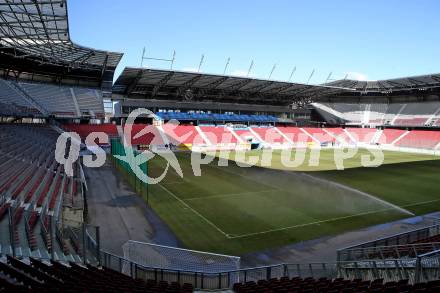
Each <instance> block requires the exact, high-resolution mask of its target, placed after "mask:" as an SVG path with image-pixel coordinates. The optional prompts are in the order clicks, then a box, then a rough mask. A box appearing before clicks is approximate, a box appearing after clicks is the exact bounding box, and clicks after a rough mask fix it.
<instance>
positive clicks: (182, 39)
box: [68, 0, 440, 84]
mask: <svg viewBox="0 0 440 293" xmlns="http://www.w3.org/2000/svg"><path fill="white" fill-rule="evenodd" d="M68 13H69V25H70V36H71V39H72V40H73V41H74V42H76V43H78V44H81V45H84V46H88V47H92V48H96V49H103V50H109V51H116V52H122V53H124V57H123V59H122V61H121V63H120V64H119V66H118V68H117V71H116V75H115V78H117V76H118V75H119V73H120V72H121V71H122V70H123V68H124V67H126V66H131V67H139V66H140V65H141V56H142V49H143V48H144V47H145V48H146V55H147V56H148V57H153V58H164V59H171V56H172V53H173V50H175V51H176V59H175V63H174V67H173V69H175V70H184V71H197V69H198V66H199V62H200V59H201V56H202V54H203V55H204V62H203V64H202V66H201V70H200V71H201V72H204V73H213V74H223V71H224V68H225V65H226V61H227V59H228V58H230V62H229V66H228V68H227V71H226V74H228V75H238V76H243V75H244V76H245V75H246V74H247V72H248V69H249V66H250V64H251V61H252V60H253V62H254V66H253V68H252V70H251V72H250V76H252V77H256V78H263V79H267V78H268V77H269V75H270V72H271V70H272V68H273V66H274V64H276V67H275V70H274V71H273V74H272V76H271V79H273V80H282V81H285V80H289V77H290V75H291V73H292V71H293V69H294V68H295V67H296V71H295V73H294V74H293V76H292V78H291V81H292V82H300V83H305V82H307V81H308V79H309V77H310V76H311V73H312V71H314V74H313V75H312V77H311V79H310V83H311V84H319V83H323V82H325V81H326V80H327V78H328V76H329V74H330V73H332V74H331V77H330V80H334V79H342V78H344V77H345V76H346V75H347V74H348V78H351V79H358V80H380V79H388V78H397V77H405V76H414V75H423V74H429V73H439V72H440V58H439V49H440V17H439V14H440V1H438V0H357V1H356V0H331V1H330V0H320V1H318V0H303V1H296V0H271V1H270V0H266V1H260V0H241V1H240V0H217V1H212V0H155V1H152V0H119V1H116V0H112V1H109V0H70V1H68ZM143 65H144V67H149V68H159V69H169V67H170V63H168V62H161V61H151V60H150V61H149V60H146V61H145V62H144V64H143Z"/></svg>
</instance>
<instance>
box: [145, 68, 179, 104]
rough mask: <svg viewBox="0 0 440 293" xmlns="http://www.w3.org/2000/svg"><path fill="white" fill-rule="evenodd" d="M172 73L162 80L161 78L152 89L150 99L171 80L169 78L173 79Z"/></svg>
mask: <svg viewBox="0 0 440 293" xmlns="http://www.w3.org/2000/svg"><path fill="white" fill-rule="evenodd" d="M173 75H174V72H173V71H171V72H170V73H168V74H167V75H165V76H164V78H162V79H161V80H160V81H159V82H158V83H157V84H156V85H155V86H154V87H153V90H152V91H151V95H150V98H152V99H153V98H154V97H155V96H156V95H157V92H158V91H159V89H160V88H161V87H163V86H164V85H166V84H167V82H168V81H169V80H170V79H171V77H173Z"/></svg>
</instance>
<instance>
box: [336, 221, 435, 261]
mask: <svg viewBox="0 0 440 293" xmlns="http://www.w3.org/2000/svg"><path fill="white" fill-rule="evenodd" d="M438 234H440V225H438V224H436V225H431V226H428V227H424V228H420V229H416V230H412V231H409V232H404V233H399V234H396V235H393V236H389V237H384V238H379V239H376V240H373V241H368V242H364V243H361V244H357V245H354V246H350V247H346V248H343V249H339V250H338V252H337V260H338V261H351V260H359V259H361V257H362V256H367V255H368V254H369V253H370V252H371V251H372V249H373V248H378V251H377V252H380V251H379V250H380V249H383V248H384V247H391V249H393V250H395V248H397V247H401V246H404V245H415V246H414V247H415V248H417V246H416V244H411V243H414V242H416V241H419V240H422V239H426V238H428V237H432V236H434V235H438ZM420 247H421V246H420ZM435 249H437V248H436V247H434V248H433V250H435ZM420 251H421V250H420ZM421 253H422V254H423V253H426V251H423V252H422V251H421ZM416 255H417V254H416ZM395 257H397V256H395ZM378 258H379V257H378ZM364 259H365V258H364ZM367 259H368V258H367Z"/></svg>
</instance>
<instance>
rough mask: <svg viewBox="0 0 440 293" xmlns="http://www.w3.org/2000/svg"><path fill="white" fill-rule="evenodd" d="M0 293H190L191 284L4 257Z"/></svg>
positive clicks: (100, 269) (0, 267)
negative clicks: (136, 277) (133, 277)
mask: <svg viewBox="0 0 440 293" xmlns="http://www.w3.org/2000/svg"><path fill="white" fill-rule="evenodd" d="M0 291H7V292H152V293H160V292H166V293H190V292H193V286H192V285H190V284H186V283H184V284H182V285H181V284H179V283H168V282H165V281H159V282H156V281H153V280H146V281H144V280H140V279H136V280H135V279H132V278H131V277H129V276H126V275H124V274H121V273H119V272H116V271H114V270H111V269H108V268H98V267H93V266H80V265H77V264H74V263H70V264H69V265H65V264H61V263H59V262H55V261H52V262H50V263H45V262H42V261H40V260H36V259H33V258H31V259H30V261H28V262H23V261H20V260H18V259H16V258H13V257H9V256H8V257H7V262H1V261H0Z"/></svg>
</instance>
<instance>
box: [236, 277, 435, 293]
mask: <svg viewBox="0 0 440 293" xmlns="http://www.w3.org/2000/svg"><path fill="white" fill-rule="evenodd" d="M233 289H234V291H235V292H237V293H251V292H267V293H272V292H273V293H278V292H302V293H317V292H319V293H321V292H322V293H340V292H343V293H367V292H386V293H400V292H402V293H403V292H440V281H431V282H428V283H419V284H415V285H409V284H408V280H405V279H404V280H400V281H398V282H394V281H393V282H387V283H384V282H383V279H376V280H373V281H364V280H362V279H354V280H346V279H342V278H338V279H333V280H330V279H327V278H321V279H314V278H305V279H302V278H299V277H295V278H292V279H290V278H289V277H282V278H280V279H275V278H274V279H270V280H260V281H257V282H254V281H251V282H246V283H236V284H234V287H233Z"/></svg>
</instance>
